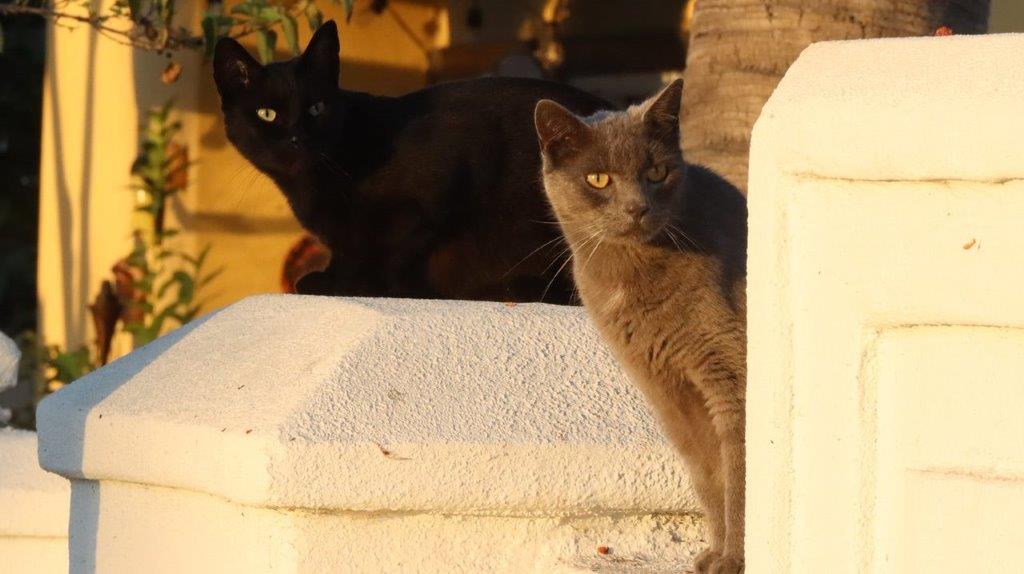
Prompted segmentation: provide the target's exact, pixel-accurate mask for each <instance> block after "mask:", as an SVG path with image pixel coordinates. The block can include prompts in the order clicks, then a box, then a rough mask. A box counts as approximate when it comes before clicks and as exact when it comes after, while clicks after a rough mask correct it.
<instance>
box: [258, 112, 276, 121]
mask: <svg viewBox="0 0 1024 574" xmlns="http://www.w3.org/2000/svg"><path fill="white" fill-rule="evenodd" d="M256 115H257V116H259V118H260V119H261V120H263V121H265V122H267V123H270V122H273V121H274V119H276V118H277V112H276V111H275V110H274V109H273V108H260V109H258V110H256Z"/></svg>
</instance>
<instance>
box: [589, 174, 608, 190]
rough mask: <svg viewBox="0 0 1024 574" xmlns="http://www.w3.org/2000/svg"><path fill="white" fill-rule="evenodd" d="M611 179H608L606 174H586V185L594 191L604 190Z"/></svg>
mask: <svg viewBox="0 0 1024 574" xmlns="http://www.w3.org/2000/svg"><path fill="white" fill-rule="evenodd" d="M611 180H612V178H610V177H608V174H607V173H588V174H587V185H589V186H590V187H592V188H594V189H604V188H606V187H608V184H609V183H610V182H611Z"/></svg>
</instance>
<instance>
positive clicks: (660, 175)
mask: <svg viewBox="0 0 1024 574" xmlns="http://www.w3.org/2000/svg"><path fill="white" fill-rule="evenodd" d="M667 175H668V168H667V167H665V166H664V165H660V164H659V165H655V166H651V167H650V169H648V170H647V173H645V174H644V177H646V178H647V181H649V182H651V183H658V182H661V181H664V180H665V176H667Z"/></svg>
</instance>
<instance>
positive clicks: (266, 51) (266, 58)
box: [256, 30, 277, 64]
mask: <svg viewBox="0 0 1024 574" xmlns="http://www.w3.org/2000/svg"><path fill="white" fill-rule="evenodd" d="M275 44H277V33H276V32H274V31H273V30H257V31H256V50H257V51H258V52H259V54H260V61H262V62H263V63H264V64H269V63H271V62H273V61H274V45H275Z"/></svg>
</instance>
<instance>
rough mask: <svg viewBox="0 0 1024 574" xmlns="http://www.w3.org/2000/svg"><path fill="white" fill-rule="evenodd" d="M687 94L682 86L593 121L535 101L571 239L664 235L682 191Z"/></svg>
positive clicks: (548, 176)
mask: <svg viewBox="0 0 1024 574" xmlns="http://www.w3.org/2000/svg"><path fill="white" fill-rule="evenodd" d="M681 95H682V81H681V80H676V81H675V82H673V83H672V84H670V85H669V86H668V87H666V88H665V89H664V90H662V91H661V93H659V94H658V95H657V96H654V97H653V98H651V99H649V100H647V101H646V102H644V103H642V104H638V105H636V106H633V107H631V108H629V109H627V110H625V111H621V112H600V113H598V114H596V115H594V116H591V117H588V118H579V117H576V116H575V115H573V114H572V112H569V111H568V110H566V109H565V108H563V107H562V106H560V105H558V104H556V103H555V102H552V101H550V100H542V101H540V102H539V103H537V109H536V111H535V114H534V120H535V123H536V127H537V137H538V138H539V139H540V148H541V155H542V157H543V165H544V189H545V191H546V192H547V195H548V199H549V200H550V201H551V205H552V207H553V208H554V210H555V213H556V215H557V216H558V219H559V221H560V222H561V224H562V227H563V228H564V229H565V230H566V232H567V233H571V232H576V233H577V234H579V235H584V236H588V237H589V236H591V235H592V234H595V233H597V234H600V235H599V236H600V237H602V238H603V239H605V240H607V241H614V242H646V241H650V240H651V239H653V238H655V237H657V236H658V235H659V234H660V233H661V232H662V230H663V229H664V228H665V226H666V225H667V224H668V223H669V222H670V220H671V217H672V214H673V213H677V209H678V207H679V205H680V202H681V201H682V200H683V193H684V190H683V186H682V185H681V183H682V179H683V175H684V171H685V163H684V162H683V154H682V152H681V151H680V149H679V103H680V102H679V100H680V97H681Z"/></svg>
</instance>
